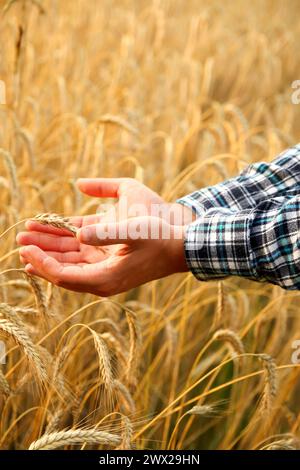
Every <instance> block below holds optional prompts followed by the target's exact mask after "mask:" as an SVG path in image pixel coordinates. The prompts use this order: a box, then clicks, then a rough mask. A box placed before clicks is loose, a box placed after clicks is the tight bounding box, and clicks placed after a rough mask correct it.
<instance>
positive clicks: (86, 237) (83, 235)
mask: <svg viewBox="0 0 300 470" xmlns="http://www.w3.org/2000/svg"><path fill="white" fill-rule="evenodd" d="M79 234H80V235H79V236H80V240H81V241H82V243H88V242H89V241H90V239H91V229H90V228H89V227H85V228H82V229H81V230H80V232H79Z"/></svg>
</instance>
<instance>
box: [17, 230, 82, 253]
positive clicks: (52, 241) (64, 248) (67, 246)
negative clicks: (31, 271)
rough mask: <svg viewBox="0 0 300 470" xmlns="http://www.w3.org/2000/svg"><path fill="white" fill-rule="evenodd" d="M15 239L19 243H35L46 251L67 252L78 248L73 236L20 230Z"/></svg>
mask: <svg viewBox="0 0 300 470" xmlns="http://www.w3.org/2000/svg"><path fill="white" fill-rule="evenodd" d="M69 235H70V234H69ZM16 240H17V243H18V244H19V245H36V246H38V247H39V248H41V249H42V250H47V251H60V252H68V251H79V250H80V245H79V242H78V240H77V239H76V238H75V237H73V236H68V237H66V236H63V237H61V236H57V235H54V234H51V233H42V232H20V233H18V235H17V238H16Z"/></svg>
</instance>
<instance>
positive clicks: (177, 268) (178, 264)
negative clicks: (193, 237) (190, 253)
mask: <svg viewBox="0 0 300 470" xmlns="http://www.w3.org/2000/svg"><path fill="white" fill-rule="evenodd" d="M172 229H173V230H172V235H171V239H170V240H169V241H168V242H169V250H168V252H169V258H170V266H172V270H173V272H174V273H183V272H187V271H189V268H188V265H187V262H186V256H185V232H186V227H185V226H183V225H180V226H179V225H176V226H173V227H172Z"/></svg>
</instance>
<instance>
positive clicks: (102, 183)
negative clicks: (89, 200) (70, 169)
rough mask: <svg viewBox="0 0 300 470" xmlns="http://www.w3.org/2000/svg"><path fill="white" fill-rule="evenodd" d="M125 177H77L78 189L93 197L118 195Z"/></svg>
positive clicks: (116, 196)
mask: <svg viewBox="0 0 300 470" xmlns="http://www.w3.org/2000/svg"><path fill="white" fill-rule="evenodd" d="M125 179H126V178H79V179H78V180H77V186H78V188H79V189H80V191H81V192H82V193H84V194H87V195H88V196H94V197H114V198H118V197H119V188H120V185H121V183H123V182H124V180H125Z"/></svg>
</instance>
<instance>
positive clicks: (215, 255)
mask: <svg viewBox="0 0 300 470" xmlns="http://www.w3.org/2000/svg"><path fill="white" fill-rule="evenodd" d="M252 220H253V212H252V211H240V212H238V213H232V212H231V211H230V210H227V211H224V210H223V211H222V212H220V213H216V212H214V213H210V212H209V211H207V212H206V213H205V214H203V215H202V216H201V217H200V218H198V219H197V220H196V221H195V222H193V223H192V224H190V225H188V226H187V228H186V232H185V241H184V248H185V257H186V262H187V266H188V267H189V269H190V271H191V272H192V273H193V274H194V276H195V277H196V278H197V279H198V280H202V281H207V280H211V279H217V278H224V277H227V276H231V275H236V276H243V277H247V278H249V279H254V280H257V273H256V268H255V266H256V262H255V259H254V254H253V251H252V250H251V245H250V228H251V224H252Z"/></svg>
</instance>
